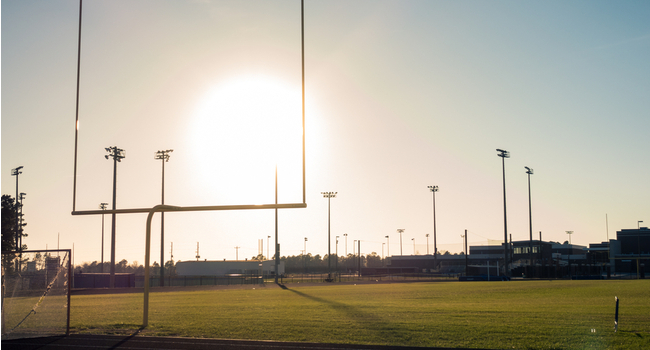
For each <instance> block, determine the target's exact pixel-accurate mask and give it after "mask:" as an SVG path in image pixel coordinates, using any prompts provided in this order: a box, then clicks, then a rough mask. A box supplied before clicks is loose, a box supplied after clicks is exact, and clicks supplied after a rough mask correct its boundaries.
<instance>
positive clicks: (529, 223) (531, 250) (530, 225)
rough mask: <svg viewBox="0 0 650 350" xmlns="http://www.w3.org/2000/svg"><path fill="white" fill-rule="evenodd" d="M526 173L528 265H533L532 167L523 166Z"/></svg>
mask: <svg viewBox="0 0 650 350" xmlns="http://www.w3.org/2000/svg"><path fill="white" fill-rule="evenodd" d="M524 168H525V169H526V174H528V228H529V230H530V252H529V253H530V266H531V269H532V267H533V207H532V204H531V196H530V175H533V169H531V168H529V167H527V166H525V167H524Z"/></svg>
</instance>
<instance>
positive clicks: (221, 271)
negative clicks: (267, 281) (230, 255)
mask: <svg viewBox="0 0 650 350" xmlns="http://www.w3.org/2000/svg"><path fill="white" fill-rule="evenodd" d="M278 273H279V274H280V275H283V274H284V262H282V261H281V262H280V264H279V266H278ZM176 274H177V275H178V276H216V277H221V276H229V275H265V276H274V275H275V261H273V260H264V261H257V260H223V261H179V262H177V263H176Z"/></svg>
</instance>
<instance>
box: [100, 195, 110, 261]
mask: <svg viewBox="0 0 650 350" xmlns="http://www.w3.org/2000/svg"><path fill="white" fill-rule="evenodd" d="M106 208H108V203H99V209H101V210H106ZM101 266H102V268H101V272H102V273H104V214H103V213H102V260H101Z"/></svg>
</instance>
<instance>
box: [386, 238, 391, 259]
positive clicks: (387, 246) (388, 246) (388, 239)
mask: <svg viewBox="0 0 650 350" xmlns="http://www.w3.org/2000/svg"><path fill="white" fill-rule="evenodd" d="M386 256H390V237H389V236H386Z"/></svg>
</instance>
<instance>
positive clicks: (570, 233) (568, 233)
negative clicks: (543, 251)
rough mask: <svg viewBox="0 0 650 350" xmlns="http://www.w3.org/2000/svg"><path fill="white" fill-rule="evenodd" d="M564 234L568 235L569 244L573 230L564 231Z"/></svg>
mask: <svg viewBox="0 0 650 350" xmlns="http://www.w3.org/2000/svg"><path fill="white" fill-rule="evenodd" d="M566 234H567V235H569V244H571V235H572V234H573V231H566Z"/></svg>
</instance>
